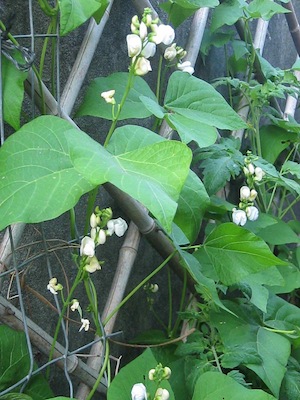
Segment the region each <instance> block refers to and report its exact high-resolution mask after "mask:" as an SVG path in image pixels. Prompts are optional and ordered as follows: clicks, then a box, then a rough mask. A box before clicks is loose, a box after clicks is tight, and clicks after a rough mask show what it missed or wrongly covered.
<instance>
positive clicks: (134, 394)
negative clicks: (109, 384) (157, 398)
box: [131, 383, 147, 400]
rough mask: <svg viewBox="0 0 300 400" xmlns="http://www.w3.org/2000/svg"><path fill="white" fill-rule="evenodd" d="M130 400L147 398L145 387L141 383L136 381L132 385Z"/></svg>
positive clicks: (144, 399) (145, 399)
mask: <svg viewBox="0 0 300 400" xmlns="http://www.w3.org/2000/svg"><path fill="white" fill-rule="evenodd" d="M131 400H147V392H146V387H145V385H144V384H143V383H136V384H135V385H133V386H132V389H131Z"/></svg>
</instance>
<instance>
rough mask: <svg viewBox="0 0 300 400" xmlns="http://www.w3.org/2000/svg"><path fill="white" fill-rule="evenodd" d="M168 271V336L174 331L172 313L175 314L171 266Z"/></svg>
mask: <svg viewBox="0 0 300 400" xmlns="http://www.w3.org/2000/svg"><path fill="white" fill-rule="evenodd" d="M167 273H168V301H169V321H168V336H169V335H170V333H171V331H172V328H171V327H172V314H173V304H172V285H171V272H170V268H167Z"/></svg>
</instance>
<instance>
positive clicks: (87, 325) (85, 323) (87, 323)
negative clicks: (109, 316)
mask: <svg viewBox="0 0 300 400" xmlns="http://www.w3.org/2000/svg"><path fill="white" fill-rule="evenodd" d="M81 324H82V325H81V327H80V329H79V332H81V331H82V330H83V329H84V330H85V331H86V332H87V331H88V330H89V329H90V321H89V320H88V319H85V318H81Z"/></svg>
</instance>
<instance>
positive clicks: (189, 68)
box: [177, 61, 195, 75]
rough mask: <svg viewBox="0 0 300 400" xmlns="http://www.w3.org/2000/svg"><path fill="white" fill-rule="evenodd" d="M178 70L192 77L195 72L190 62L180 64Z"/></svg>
mask: <svg viewBox="0 0 300 400" xmlns="http://www.w3.org/2000/svg"><path fill="white" fill-rule="evenodd" d="M177 68H178V69H179V71H182V72H187V73H188V74H190V75H192V74H193V73H194V72H195V70H194V68H193V67H192V64H191V62H190V61H184V62H183V63H178V64H177Z"/></svg>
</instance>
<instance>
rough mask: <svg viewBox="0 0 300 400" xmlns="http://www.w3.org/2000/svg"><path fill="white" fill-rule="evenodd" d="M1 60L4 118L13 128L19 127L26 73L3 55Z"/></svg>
mask: <svg viewBox="0 0 300 400" xmlns="http://www.w3.org/2000/svg"><path fill="white" fill-rule="evenodd" d="M1 60H2V76H3V78H4V79H3V80H2V81H3V82H2V85H3V111H4V120H5V121H6V122H7V123H8V124H9V125H11V126H12V127H13V128H14V129H15V130H18V129H19V128H20V116H21V109H22V103H23V98H24V81H25V79H26V78H27V73H26V72H22V71H20V70H18V69H17V68H16V67H15V66H14V64H13V63H12V62H10V61H9V60H7V59H6V58H5V57H2V58H1Z"/></svg>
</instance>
